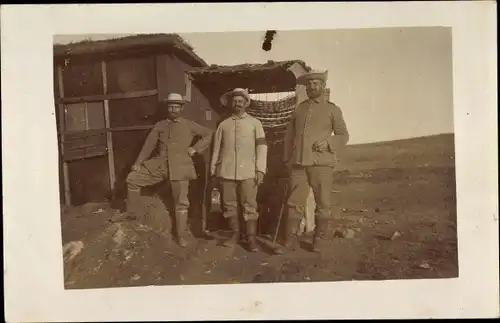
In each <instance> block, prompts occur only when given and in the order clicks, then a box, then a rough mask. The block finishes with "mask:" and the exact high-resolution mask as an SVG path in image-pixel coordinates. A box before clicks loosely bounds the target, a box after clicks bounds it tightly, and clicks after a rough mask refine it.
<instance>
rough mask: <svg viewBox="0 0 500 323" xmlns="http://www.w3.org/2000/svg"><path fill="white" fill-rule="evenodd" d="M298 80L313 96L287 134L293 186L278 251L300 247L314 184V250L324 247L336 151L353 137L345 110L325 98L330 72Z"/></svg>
mask: <svg viewBox="0 0 500 323" xmlns="http://www.w3.org/2000/svg"><path fill="white" fill-rule="evenodd" d="M298 83H299V84H303V85H305V86H306V90H307V96H308V97H309V99H308V100H306V101H304V102H302V103H300V104H299V106H298V107H297V109H296V110H295V112H294V114H293V118H292V120H291V121H290V123H289V125H288V128H287V132H286V134H285V143H284V156H283V157H284V163H285V165H286V167H287V168H288V169H289V171H290V180H289V183H290V186H289V197H288V200H287V207H288V218H287V221H286V225H285V242H284V244H283V246H282V247H279V248H277V249H276V250H275V251H276V253H278V254H283V253H285V252H287V250H289V249H291V248H292V247H295V246H296V242H297V231H298V228H299V225H300V221H301V219H302V217H303V216H304V214H305V209H306V203H307V197H308V195H309V190H310V188H311V187H312V190H313V194H314V200H315V202H316V209H315V222H316V226H315V230H314V236H313V246H312V250H313V251H315V252H319V251H320V250H321V241H322V238H323V237H324V235H325V233H326V232H327V230H328V224H329V221H330V220H331V216H332V214H331V202H330V199H331V196H332V184H333V172H334V168H335V166H336V165H337V156H336V152H337V151H338V150H340V149H341V148H342V147H344V146H345V145H346V144H347V142H348V140H349V133H348V131H347V126H346V123H345V121H344V118H343V114H342V111H341V110H340V108H339V107H338V106H336V105H335V104H334V103H332V102H330V101H328V100H327V99H326V98H325V97H324V90H325V86H326V73H324V72H311V73H309V74H306V75H304V76H303V77H300V78H299V79H298ZM332 132H333V133H334V134H335V135H332Z"/></svg>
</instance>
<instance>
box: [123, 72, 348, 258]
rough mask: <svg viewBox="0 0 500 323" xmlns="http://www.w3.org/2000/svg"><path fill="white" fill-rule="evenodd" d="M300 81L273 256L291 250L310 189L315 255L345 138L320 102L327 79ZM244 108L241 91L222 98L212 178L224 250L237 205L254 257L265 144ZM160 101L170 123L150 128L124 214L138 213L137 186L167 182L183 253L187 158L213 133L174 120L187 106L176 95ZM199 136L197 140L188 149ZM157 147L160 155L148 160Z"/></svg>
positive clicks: (334, 112) (340, 121)
mask: <svg viewBox="0 0 500 323" xmlns="http://www.w3.org/2000/svg"><path fill="white" fill-rule="evenodd" d="M298 82H299V84H303V85H305V86H306V91H307V95H308V100H306V101H304V102H302V103H300V104H299V105H298V107H297V108H296V110H295V111H294V113H293V117H292V120H291V121H290V123H289V125H288V128H287V131H286V134H285V140H284V154H283V161H284V164H285V166H286V167H287V168H288V170H289V174H290V179H289V196H288V200H287V208H288V218H287V220H286V223H285V241H284V243H283V245H282V246H281V247H279V248H277V249H276V250H275V252H276V253H277V254H284V253H286V252H287V251H289V250H290V249H292V247H294V246H295V245H296V243H297V240H298V239H297V233H298V229H299V225H300V221H301V220H302V218H303V217H304V215H305V209H306V203H307V197H308V195H309V190H310V188H312V190H313V194H314V199H315V202H316V209H315V222H316V226H315V231H314V237H313V247H312V250H313V251H316V252H318V251H320V250H321V242H322V240H323V238H324V235H325V234H326V232H327V230H328V225H329V222H330V220H331V202H330V199H331V193H332V184H333V172H334V168H335V167H336V165H337V154H336V153H337V151H338V150H339V149H341V148H343V147H344V146H345V145H346V144H347V142H348V140H349V133H348V130H347V126H346V123H345V121H344V118H343V114H342V111H341V109H340V108H339V107H338V106H336V105H335V104H334V103H332V102H330V101H328V100H327V99H326V98H325V96H324V91H325V86H326V73H320V72H312V73H309V74H306V75H304V76H302V77H300V78H299V79H298ZM250 102H251V98H250V96H249V95H248V93H247V91H245V90H244V89H235V90H233V91H230V92H228V93H225V94H224V95H223V96H222V97H221V103H222V105H223V106H225V107H229V108H230V109H231V112H232V115H231V116H230V117H229V118H227V119H225V120H224V121H222V122H221V123H220V124H219V126H218V127H217V130H216V132H215V137H214V142H213V154H212V158H211V162H210V172H211V175H212V176H213V177H214V178H216V179H218V180H221V186H222V187H221V188H222V202H223V206H224V210H223V216H224V218H226V219H227V221H228V222H229V226H230V228H231V236H230V238H229V239H227V240H226V241H225V242H224V244H223V245H224V246H227V247H233V246H235V245H236V243H237V242H238V239H239V234H240V225H239V223H240V222H239V217H238V206H239V205H241V206H242V211H243V212H242V213H243V219H244V220H245V223H246V236H247V243H248V247H249V249H250V250H251V251H254V252H255V251H258V247H257V244H256V241H255V238H256V235H257V220H258V217H259V214H258V211H257V190H258V187H259V185H260V184H261V183H262V182H263V179H264V176H265V173H266V168H267V143H266V139H265V133H264V129H263V127H262V124H261V122H260V121H259V120H258V119H256V118H254V117H252V116H250V115H249V114H247V113H246V109H247V108H248V107H249V106H250ZM166 103H167V106H168V118H167V119H165V120H162V121H160V122H158V123H157V124H156V125H155V126H154V128H153V130H152V131H151V133H150V134H149V135H148V138H147V139H146V142H145V144H144V147H143V149H142V151H141V153H140V154H139V157H138V158H137V161H136V163H135V164H134V166H133V168H132V172H131V173H130V174H129V176H128V177H127V183H128V199H127V211H129V212H134V213H142V214H144V209H143V208H142V206H141V205H142V204H141V203H140V200H139V197H140V189H141V187H144V186H148V185H153V184H156V183H159V182H161V181H163V180H167V181H168V182H169V183H170V185H171V187H172V193H173V198H174V207H175V216H176V229H177V230H176V231H177V239H178V243H179V245H181V246H183V247H184V246H186V245H187V242H186V240H185V236H184V233H185V232H186V230H187V212H188V208H189V200H188V188H189V180H191V179H195V178H196V172H195V168H194V165H193V161H192V159H191V157H192V156H193V155H194V154H195V153H197V152H198V153H201V152H202V151H204V150H205V149H206V148H208V146H209V145H210V141H211V137H212V131H211V130H209V129H207V128H205V127H202V126H200V125H198V124H196V123H194V122H192V121H189V120H187V119H184V118H182V117H180V113H181V111H182V108H183V105H184V103H185V101H184V100H183V98H182V96H181V95H179V94H175V93H173V94H171V95H169V97H168V99H167V100H166ZM198 136H199V137H201V139H200V140H199V141H197V143H196V144H195V145H193V146H191V143H192V141H193V139H194V138H195V137H198ZM157 144H158V145H159V155H158V156H156V157H153V158H151V159H148V158H149V156H150V154H151V153H152V151H153V150H154V148H156V146H157Z"/></svg>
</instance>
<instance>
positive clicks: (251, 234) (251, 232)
mask: <svg viewBox="0 0 500 323" xmlns="http://www.w3.org/2000/svg"><path fill="white" fill-rule="evenodd" d="M256 237H257V220H248V221H247V245H248V249H249V250H250V251H251V252H257V251H259V246H257V242H256V241H255V238H256Z"/></svg>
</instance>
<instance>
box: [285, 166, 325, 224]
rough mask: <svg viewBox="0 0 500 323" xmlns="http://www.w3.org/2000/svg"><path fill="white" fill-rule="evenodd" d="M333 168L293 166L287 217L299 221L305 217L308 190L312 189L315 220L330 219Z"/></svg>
mask: <svg viewBox="0 0 500 323" xmlns="http://www.w3.org/2000/svg"><path fill="white" fill-rule="evenodd" d="M333 171H334V168H333V167H329V166H306V167H302V166H294V167H293V168H292V174H291V177H290V187H289V193H290V195H289V197H288V201H287V206H288V211H289V216H290V217H292V218H294V219H301V218H302V217H303V216H304V215H305V211H306V204H307V198H308V196H309V190H310V188H312V190H313V194H314V200H315V203H316V209H315V212H314V216H315V218H316V219H317V220H318V219H320V220H321V219H329V218H330V217H331V214H332V212H331V206H332V203H331V197H332V188H333Z"/></svg>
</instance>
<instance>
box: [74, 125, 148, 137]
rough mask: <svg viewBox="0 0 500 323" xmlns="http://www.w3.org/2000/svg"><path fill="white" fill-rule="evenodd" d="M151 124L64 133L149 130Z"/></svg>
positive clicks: (88, 133) (86, 133)
mask: <svg viewBox="0 0 500 323" xmlns="http://www.w3.org/2000/svg"><path fill="white" fill-rule="evenodd" d="M153 127H154V126H153V125H142V126H126V127H113V128H103V129H90V130H85V131H66V132H65V133H64V134H65V135H72V136H74V135H77V134H82V135H85V136H86V135H90V134H98V133H105V132H121V131H137V130H150V129H153Z"/></svg>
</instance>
